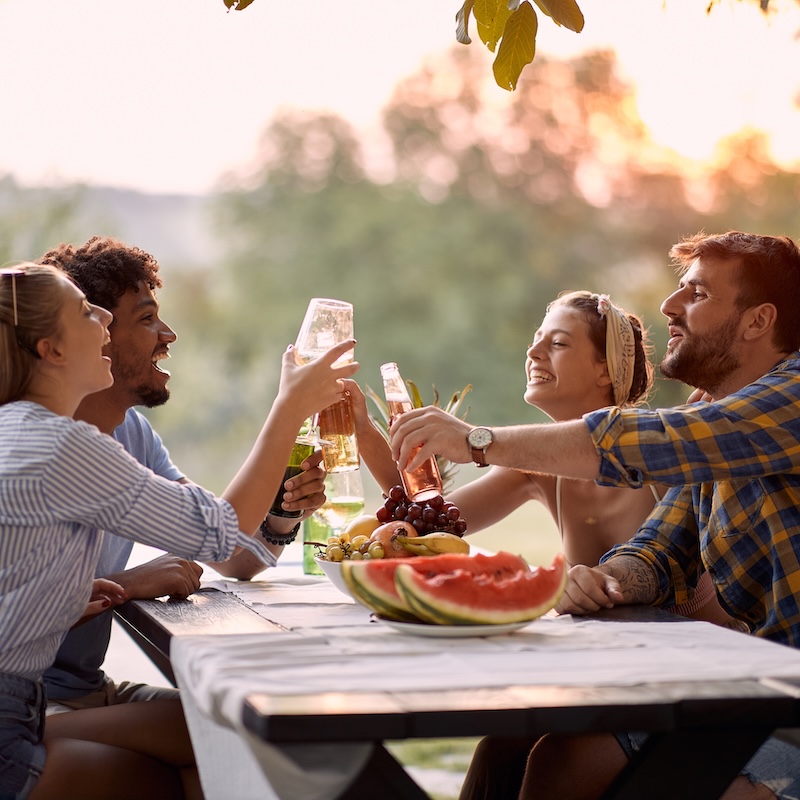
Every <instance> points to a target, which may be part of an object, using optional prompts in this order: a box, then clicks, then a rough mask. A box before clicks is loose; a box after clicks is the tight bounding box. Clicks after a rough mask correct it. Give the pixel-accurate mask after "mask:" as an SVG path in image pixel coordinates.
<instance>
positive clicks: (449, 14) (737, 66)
mask: <svg viewBox="0 0 800 800" xmlns="http://www.w3.org/2000/svg"><path fill="white" fill-rule="evenodd" d="M579 2H580V5H581V7H582V9H583V12H584V14H585V17H586V27H585V30H584V32H583V33H581V34H579V35H578V34H575V33H572V32H571V31H568V30H566V29H564V28H557V27H556V26H555V25H554V24H553V23H552V22H551V21H550V20H548V19H545V18H542V19H541V22H540V28H539V37H538V48H539V53H544V54H547V55H552V56H570V55H575V54H577V53H578V52H580V51H581V50H586V49H592V48H597V47H613V48H615V49H616V51H617V53H618V58H619V60H620V62H621V65H622V68H623V70H624V72H625V75H626V77H627V78H628V79H629V80H631V81H632V82H634V83H635V85H636V86H637V89H638V92H639V111H640V114H641V116H642V118H643V119H644V121H645V122H646V123H647V124H648V126H650V128H651V131H652V134H653V136H654V137H655V139H656V140H657V141H658V142H659V143H661V144H664V145H667V146H670V147H672V148H674V149H675V150H676V151H678V152H681V153H683V154H685V155H689V156H692V157H698V158H704V157H707V156H709V155H710V153H711V152H712V151H713V147H714V144H715V142H716V141H718V139H719V138H720V136H723V135H726V134H730V133H733V132H735V131H736V130H738V129H740V128H741V127H742V126H745V125H750V126H754V127H759V128H762V129H764V130H767V131H769V132H770V133H771V134H772V136H773V146H774V151H775V154H776V155H777V156H778V157H779V158H781V159H782V160H784V161H785V162H787V163H794V164H797V163H798V162H800V111H798V108H797V103H796V102H795V101H796V98H797V97H798V96H800V73H799V72H798V70H797V69H796V65H797V64H798V63H800V40H798V38H797V34H798V32H799V31H800V8H798V5H797V3H795V2H793V1H792V0H772V3H771V5H774V6H775V7H776V8H778V9H779V13H777V14H775V15H773V16H772V17H771V18H769V19H767V18H765V17H764V16H763V15H762V14H760V12H758V10H757V8H756V6H755V4H754V3H752V2H740V1H739V0H722V1H721V2H720V3H719V4H718V5H717V6H716V7H715V9H714V11H713V12H712V14H711V15H710V16H707V15H706V14H705V11H704V9H705V6H706V0H666V1H664V0H579ZM457 7H458V2H457V0H341V2H338V3H333V2H331V1H330V0H294V2H290V3H285V2H284V3H278V2H276V0H255V2H254V3H253V5H251V6H250V7H249V8H248V9H246V10H244V11H241V12H231V13H226V11H225V7H224V5H223V3H222V0H168V2H164V0H135V1H134V0H69V2H65V0H0V71H1V74H2V75H3V78H2V84H1V85H2V93H1V94H0V98H1V100H2V102H0V115H2V117H1V118H0V119H1V121H2V128H0V173H11V174H12V175H14V176H15V177H16V178H17V179H18V180H20V181H22V182H24V183H27V184H31V183H37V182H45V183H54V182H58V181H62V182H64V181H74V180H80V181H86V182H90V183H97V184H106V185H114V186H125V187H134V188H139V189H143V190H148V191H157V192H198V191H199V192H202V191H208V190H210V189H212V188H213V186H214V185H215V182H216V181H217V180H218V178H219V176H220V175H221V174H222V173H224V172H225V171H226V170H230V169H234V168H236V166H237V165H240V164H242V163H243V162H246V161H247V160H248V159H249V158H250V157H251V156H252V154H253V152H254V151H255V147H256V143H257V141H258V137H259V134H260V132H261V131H262V130H263V128H264V127H265V125H266V124H267V123H268V121H269V118H270V116H271V115H272V114H273V113H274V112H275V110H276V109H278V108H280V107H282V106H294V107H297V108H300V109H305V110H308V111H312V110H318V109H323V108H324V109H329V110H333V111H335V112H337V113H339V114H341V115H342V116H345V117H347V118H348V119H350V120H351V121H352V122H353V123H354V124H355V125H357V126H358V127H359V128H361V129H367V128H368V127H369V126H370V125H372V124H374V122H375V120H376V118H377V115H378V112H379V111H380V108H381V106H382V105H383V104H384V103H385V102H386V100H387V99H388V96H389V94H390V92H391V90H392V87H393V86H394V84H395V83H396V81H398V80H400V79H402V78H403V77H405V76H407V75H409V74H411V73H412V72H414V71H415V70H416V69H417V68H418V67H419V66H420V64H421V63H422V61H423V59H425V58H426V57H431V56H434V55H435V54H437V53H440V52H442V51H444V50H446V49H448V48H450V47H451V46H453V43H454V15H455V12H456V10H457ZM342 12H346V14H343V13H342ZM473 34H474V29H473ZM473 40H474V41H473V44H472V45H471V47H482V45H481V44H480V42H479V41H478V39H477V36H476V35H473ZM489 64H490V62H489V61H488V60H487V71H488V70H489V69H490V66H489ZM535 68H536V62H535V61H534V63H533V65H531V66H528V67H527V68H526V70H525V71H523V73H522V77H521V80H522V81H524V80H525V75H526V71H530V70H533V69H535ZM496 91H497V93H498V95H499V96H500V97H501V100H500V102H501V103H502V102H508V100H509V99H510V98H509V97H508V96H507V93H505V92H504V91H503V90H502V89H500V88H496Z"/></svg>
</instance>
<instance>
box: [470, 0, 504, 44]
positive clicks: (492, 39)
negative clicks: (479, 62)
mask: <svg viewBox="0 0 800 800" xmlns="http://www.w3.org/2000/svg"><path fill="white" fill-rule="evenodd" d="M492 5H493V6H494V16H493V17H492V18H491V19H489V20H487V19H483V20H479V19H478V14H477V10H476V13H475V21H476V22H477V23H478V36H480V38H481V41H482V42H483V43H484V44H485V45H486V46H487V47H488V48H489V50H491V52H493V53H494V49H495V47H497V43H498V42H499V41H500V37H501V36H502V35H503V30H504V29H505V27H506V22H507V21H508V18H509V17H510V16H511V13H512V12H511V10H510V9H509V7H508V3H507V2H506V0H500V2H499V3H497V4H492Z"/></svg>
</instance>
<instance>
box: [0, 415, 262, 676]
mask: <svg viewBox="0 0 800 800" xmlns="http://www.w3.org/2000/svg"><path fill="white" fill-rule="evenodd" d="M103 530H108V531H112V532H114V533H116V534H118V535H120V536H123V537H125V538H126V539H131V540H134V541H140V542H142V543H144V544H148V545H152V546H154V547H160V548H162V549H168V550H169V551H170V552H172V553H175V554H176V555H179V556H182V557H184V558H199V559H201V560H204V561H224V560H225V559H226V558H228V557H229V556H230V555H231V553H232V552H233V549H234V547H235V546H236V545H240V546H241V547H244V548H245V549H247V550H249V551H250V552H252V553H254V554H255V555H256V556H257V557H258V558H259V559H260V560H261V561H263V563H265V564H266V565H267V566H273V565H274V564H275V557H274V556H273V555H272V553H270V552H269V550H267V549H266V547H264V546H263V545H262V544H261V543H260V542H258V541H256V540H255V539H253V538H251V537H250V536H247V535H246V534H244V533H242V532H241V531H239V526H238V521H237V518H236V513H235V511H234V510H233V508H232V507H231V505H230V504H229V503H227V502H226V501H225V500H223V499H220V498H216V497H214V495H212V494H211V493H210V492H208V491H206V490H205V489H203V488H202V487H200V486H196V485H193V484H186V485H184V484H180V483H176V482H175V481H172V480H167V479H165V478H162V477H160V476H157V475H154V473H153V472H152V470H149V469H147V468H146V467H144V466H142V465H141V464H140V463H139V462H138V461H137V460H136V459H135V458H133V457H132V456H131V455H129V454H128V453H126V452H125V450H124V448H123V447H122V445H120V444H119V442H115V441H114V440H113V439H112V438H111V437H110V436H105V435H104V434H102V433H100V432H99V431H98V430H97V428H95V427H93V426H91V425H87V424H85V423H83V422H76V421H75V420H73V419H71V418H69V417H63V416H60V415H57V414H53V413H52V412H50V411H48V410H47V409H45V408H43V407H42V406H40V405H38V404H36V403H31V402H16V403H7V404H5V405H3V406H0V672H5V673H10V674H12V675H20V676H22V677H25V678H29V679H31V680H37V679H39V678H40V677H41V675H42V673H43V672H44V670H45V669H46V668H47V667H48V666H49V665H50V664H51V663H52V662H53V660H54V659H55V655H56V652H57V650H58V647H59V646H60V644H61V642H62V640H63V638H64V636H65V634H66V632H67V631H68V630H69V628H70V626H71V625H73V624H74V623H75V622H76V621H77V620H78V619H79V618H80V616H81V614H82V613H83V611H84V610H85V608H86V603H87V601H88V599H89V595H90V591H91V583H92V578H93V577H94V571H95V567H96V564H97V559H98V556H99V553H100V546H101V543H102V537H103V534H102V531H103Z"/></svg>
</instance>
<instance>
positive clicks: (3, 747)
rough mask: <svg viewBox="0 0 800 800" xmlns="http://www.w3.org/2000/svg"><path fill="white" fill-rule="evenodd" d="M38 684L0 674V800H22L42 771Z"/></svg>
mask: <svg viewBox="0 0 800 800" xmlns="http://www.w3.org/2000/svg"><path fill="white" fill-rule="evenodd" d="M45 702H46V701H45V695H44V687H43V686H42V684H41V683H37V682H35V681H30V680H28V679H27V678H21V677H19V676H18V675H6V674H4V673H2V672H0V800H25V798H26V797H27V796H28V795H29V794H30V792H31V790H32V789H33V787H34V786H35V785H36V782H37V781H38V780H39V778H40V777H41V775H42V770H43V769H44V759H45V749H44V745H43V744H42V743H41V741H42V733H43V727H44V710H45Z"/></svg>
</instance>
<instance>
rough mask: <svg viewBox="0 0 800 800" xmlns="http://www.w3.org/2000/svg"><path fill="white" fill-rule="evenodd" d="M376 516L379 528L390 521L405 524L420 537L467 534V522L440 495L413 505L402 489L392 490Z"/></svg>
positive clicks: (456, 509) (394, 488) (451, 504)
mask: <svg viewBox="0 0 800 800" xmlns="http://www.w3.org/2000/svg"><path fill="white" fill-rule="evenodd" d="M376 516H377V517H378V520H379V522H381V524H385V523H387V522H391V521H392V520H398V521H399V522H408V523H409V524H410V525H413V526H414V528H416V531H417V533H418V534H419V535H420V536H424V535H425V534H426V533H430V532H431V531H449V532H450V533H455V534H456V535H457V536H463V535H464V532H465V531H466V530H467V521H466V520H465V519H464V518H463V517H462V516H461V512H460V511H459V510H458V508H457V507H456V506H455V505H454V504H453V503H450V502H448V501H447V500H445V499H444V498H443V497H442V496H441V495H440V494H437V495H436V497H431V498H430V500H421V501H418V502H412V501H411V500H409V499H408V497H407V496H406V493H405V492H404V491H403V487H402V486H392V488H391V489H390V490H389V496H388V497H387V498H386V501H385V502H384V504H383V505H382V506H381V507H380V508H379V509H378V511H377V513H376Z"/></svg>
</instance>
